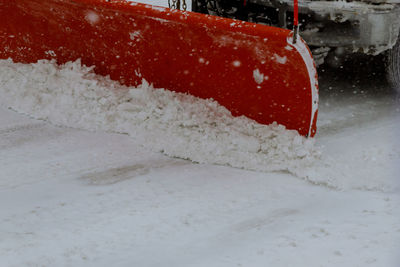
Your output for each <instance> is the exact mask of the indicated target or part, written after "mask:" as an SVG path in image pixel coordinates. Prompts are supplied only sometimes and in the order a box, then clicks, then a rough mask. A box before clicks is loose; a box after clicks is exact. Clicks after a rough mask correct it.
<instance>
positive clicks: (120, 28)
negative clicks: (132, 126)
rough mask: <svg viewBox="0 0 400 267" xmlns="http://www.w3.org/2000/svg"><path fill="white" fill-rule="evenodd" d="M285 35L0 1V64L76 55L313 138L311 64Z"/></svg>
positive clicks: (154, 10) (218, 22)
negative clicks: (6, 60)
mask: <svg viewBox="0 0 400 267" xmlns="http://www.w3.org/2000/svg"><path fill="white" fill-rule="evenodd" d="M291 40H292V38H291V32H290V31H288V30H284V29H279V28H275V27H269V26H265V25H258V24H253V23H248V22H243V21H237V20H231V19H226V18H220V17H215V16H210V15H203V14H197V13H192V12H183V11H179V10H172V9H168V8H161V7H155V6H151V5H145V4H139V3H133V2H126V1H122V0H113V1H110V2H108V1H105V0H0V58H2V59H7V58H12V59H13V61H14V62H23V63H33V62H36V61H37V60H40V59H55V60H56V61H57V62H58V63H59V64H63V63H65V62H68V61H74V60H76V59H78V58H81V60H82V63H83V64H85V65H87V66H92V65H94V66H95V69H94V70H95V72H96V73H98V74H101V75H110V78H111V79H113V80H118V81H120V82H121V83H122V84H125V85H129V86H137V85H139V84H140V83H141V82H142V79H145V80H147V81H148V82H149V83H152V84H153V85H154V87H155V88H165V89H168V90H172V91H176V92H182V93H189V94H191V95H194V96H197V97H200V98H212V99H214V100H216V101H218V102H219V103H220V104H221V105H223V106H225V107H226V108H227V109H229V110H230V111H231V112H232V114H233V115H234V116H240V115H244V116H247V117H248V118H250V119H253V120H255V121H257V122H259V123H262V124H271V123H273V122H277V123H278V124H282V125H284V126H285V127H286V128H287V129H292V130H297V131H298V132H299V133H300V134H301V135H303V136H314V135H315V131H316V118H317V108H318V91H317V90H318V85H317V77H316V70H315V66H314V63H313V60H312V57H311V53H310V51H309V50H308V48H307V46H306V45H305V43H304V42H303V41H302V40H301V39H300V40H298V41H297V43H296V44H293V43H292V42H291Z"/></svg>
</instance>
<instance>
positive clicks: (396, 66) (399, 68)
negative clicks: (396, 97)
mask: <svg viewBox="0 0 400 267" xmlns="http://www.w3.org/2000/svg"><path fill="white" fill-rule="evenodd" d="M386 76H387V80H388V82H389V85H390V86H391V87H392V88H393V89H395V90H396V91H397V92H398V93H400V34H399V37H398V39H397V43H396V44H395V45H394V46H393V48H392V49H390V50H389V51H388V52H387V60H386Z"/></svg>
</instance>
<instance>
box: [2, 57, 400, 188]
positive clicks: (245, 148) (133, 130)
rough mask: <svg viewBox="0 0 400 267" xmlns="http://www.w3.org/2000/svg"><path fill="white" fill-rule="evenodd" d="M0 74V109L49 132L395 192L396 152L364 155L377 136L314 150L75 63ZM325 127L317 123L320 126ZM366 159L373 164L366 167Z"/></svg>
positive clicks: (279, 130)
mask: <svg viewBox="0 0 400 267" xmlns="http://www.w3.org/2000/svg"><path fill="white" fill-rule="evenodd" d="M0 69H1V72H0V94H1V95H2V97H1V99H0V105H2V106H4V107H9V108H12V109H14V110H16V111H18V112H22V113H25V114H28V115H30V116H32V117H34V118H38V119H43V120H48V121H50V122H52V123H53V124H56V125H61V126H69V127H75V128H83V129H87V130H93V131H95V130H101V131H108V132H118V133H126V134H128V135H130V136H131V137H132V139H133V140H134V141H135V142H136V143H137V144H141V145H143V146H145V147H147V148H148V149H151V150H153V151H161V152H163V153H164V154H166V155H169V156H172V157H178V158H184V159H189V160H191V161H194V162H199V163H210V164H219V165H228V166H233V167H237V168H243V169H247V170H256V171H288V172H290V173H292V174H294V175H296V176H297V177H300V178H302V179H304V180H307V181H309V182H311V183H313V184H317V185H323V186H327V187H330V188H336V189H351V188H353V189H361V190H378V191H392V190H393V189H395V188H397V187H398V182H397V180H398V179H396V178H395V177H396V173H395V170H394V169H393V167H391V166H395V165H396V164H395V163H394V162H397V161H396V160H397V156H396V157H394V158H393V156H391V155H392V154H393V153H397V152H395V151H394V152H393V151H392V150H393V148H392V147H391V146H386V145H385V144H383V146H382V145H380V146H379V147H377V148H376V149H379V151H381V152H379V153H375V152H368V151H365V150H366V148H367V147H365V144H366V143H371V144H372V143H373V142H372V139H371V138H377V136H382V134H383V133H382V132H381V131H379V130H378V132H377V133H376V134H374V133H372V137H368V139H367V140H364V139H360V136H361V132H360V131H363V130H362V129H361V130H360V131H356V132H355V133H353V134H351V133H343V135H346V136H348V137H349V138H348V140H347V139H346V140H347V141H346V142H347V143H348V142H350V143H351V144H352V145H350V144H347V143H346V142H343V137H338V138H333V139H332V138H330V139H328V140H325V139H326V138H325V137H323V136H322V137H320V138H318V140H321V141H322V144H323V145H324V146H325V147H319V146H317V145H316V144H315V142H316V140H315V139H310V138H309V139H307V138H304V137H302V136H300V135H299V134H298V133H297V131H294V130H286V129H284V127H283V126H280V125H276V124H275V125H268V126H266V125H262V124H258V123H256V122H254V121H252V120H250V119H248V118H246V117H233V116H232V115H231V114H230V112H229V111H228V110H227V109H225V108H224V107H222V106H220V105H219V104H218V103H217V102H215V101H212V100H204V99H200V98H196V97H193V96H190V95H185V94H181V93H174V92H171V91H168V90H163V89H154V88H153V87H152V86H151V85H149V84H148V83H146V82H145V81H143V83H142V84H141V85H140V86H138V87H137V88H134V87H126V86H122V85H120V84H119V83H118V82H115V81H111V80H110V79H108V78H107V77H103V76H99V75H96V74H95V73H94V72H93V70H92V68H91V67H85V66H82V65H81V63H80V61H79V60H78V61H76V62H69V63H67V64H65V65H62V66H58V65H57V64H56V63H55V62H51V61H46V60H44V61H39V62H38V63H36V64H20V63H13V62H12V61H11V60H0ZM324 120H326V121H325V122H324ZM327 121H329V118H326V119H324V116H322V121H321V124H322V125H324V123H327ZM384 123H386V122H384ZM370 132H373V131H370ZM324 140H325V141H324ZM360 140H361V141H360ZM360 142H362V143H360ZM349 147H350V151H348V149H349ZM352 147H353V148H352ZM355 147H357V148H355ZM368 147H369V150H371V149H374V146H372V145H370V146H368ZM354 149H355V150H354ZM353 150H354V151H353ZM322 151H323V153H322ZM346 151H347V152H346ZM382 151H386V152H382ZM391 151H392V152H393V153H392V152H391ZM382 153H383V154H382ZM366 154H367V155H369V156H370V157H373V158H374V159H379V160H374V161H373V162H369V161H368V160H366V156H365V155H366ZM377 154H379V155H380V156H379V158H377V157H376V155H377ZM386 154H387V155H386ZM396 155H397V154H396ZM366 162H368V166H366Z"/></svg>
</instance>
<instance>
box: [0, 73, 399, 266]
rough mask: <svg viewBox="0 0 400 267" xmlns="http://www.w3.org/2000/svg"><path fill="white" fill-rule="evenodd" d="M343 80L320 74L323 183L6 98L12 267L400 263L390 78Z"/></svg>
mask: <svg viewBox="0 0 400 267" xmlns="http://www.w3.org/2000/svg"><path fill="white" fill-rule="evenodd" d="M3 67H4V66H3ZM2 70H4V68H3V69H2ZM335 79H336V76H335V77H333V75H323V76H322V79H321V83H322V89H321V104H320V121H319V133H318V136H317V139H316V140H317V145H319V146H322V148H320V149H321V152H322V158H321V159H319V160H318V161H317V164H318V165H326V166H325V167H323V168H320V166H312V168H311V171H314V172H315V173H314V174H313V176H312V177H314V178H312V179H313V180H311V181H307V179H305V178H304V177H296V176H293V175H292V174H288V173H285V172H256V171H247V170H241V169H236V168H231V167H227V166H216V165H212V164H194V163H192V162H190V161H187V160H181V159H175V158H170V157H167V156H164V155H162V154H161V153H157V152H151V151H150V150H149V149H147V148H146V144H144V146H143V145H141V144H138V142H136V140H135V138H134V136H133V137H132V136H128V135H124V134H114V133H105V132H104V131H97V132H90V131H85V130H79V129H75V128H68V127H60V126H54V125H53V124H51V123H49V122H47V121H42V120H35V119H33V118H29V114H27V115H23V114H18V113H17V112H15V111H13V110H10V109H7V106H8V105H7V103H4V101H3V103H2V107H1V108H0V170H1V172H0V192H1V193H0V226H1V227H0V265H1V266H110V265H112V266H382V267H396V266H399V264H400V257H399V256H398V251H399V250H400V211H399V209H398V207H399V204H400V196H399V192H400V191H399V183H398V181H397V178H398V174H399V165H400V164H399V163H400V160H399V155H400V153H399V141H398V140H397V137H398V134H399V127H398V125H399V110H398V107H397V106H396V101H394V96H393V95H392V94H391V93H390V91H388V89H385V87H384V85H382V84H383V82H381V81H379V80H372V81H371V80H370V79H368V78H366V77H364V78H363V77H360V78H359V79H360V80H358V78H354V77H352V78H351V79H347V78H346V77H340V75H339V79H337V81H336V80H335ZM346 79H347V80H346ZM353 83H354V84H353ZM2 84H3V89H4V88H5V82H4V81H3V83H2ZM31 85H32V83H31ZM28 86H29V83H28ZM361 91H363V92H361ZM6 96H7V94H6V93H5V92H3V97H6ZM3 99H5V98H3ZM36 108H39V109H40V106H38V107H36ZM32 114H34V112H32ZM316 177H318V178H316ZM332 185H333V186H332Z"/></svg>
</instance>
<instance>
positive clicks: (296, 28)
mask: <svg viewBox="0 0 400 267" xmlns="http://www.w3.org/2000/svg"><path fill="white" fill-rule="evenodd" d="M298 31H299V1H298V0H294V5H293V43H294V44H295V43H296V41H297V34H298Z"/></svg>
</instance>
